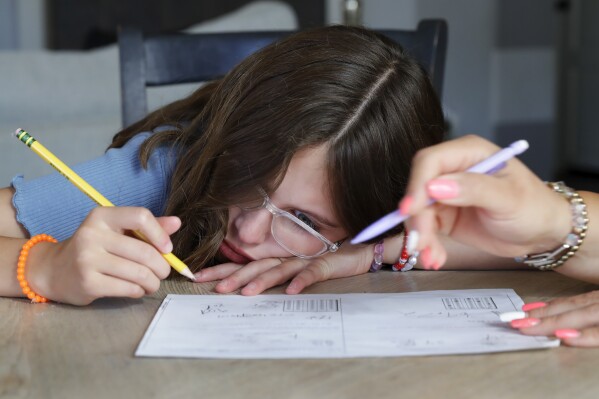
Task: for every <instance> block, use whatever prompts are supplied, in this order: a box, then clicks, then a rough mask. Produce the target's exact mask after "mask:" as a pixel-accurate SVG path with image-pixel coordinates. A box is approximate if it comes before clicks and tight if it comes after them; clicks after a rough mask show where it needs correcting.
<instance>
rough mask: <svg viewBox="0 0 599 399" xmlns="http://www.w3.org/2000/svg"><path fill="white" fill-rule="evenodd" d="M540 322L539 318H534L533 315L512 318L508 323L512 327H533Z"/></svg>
mask: <svg viewBox="0 0 599 399" xmlns="http://www.w3.org/2000/svg"><path fill="white" fill-rule="evenodd" d="M540 322H541V320H539V319H535V318H534V317H527V318H526V319H516V320H512V321H511V322H510V324H511V325H512V327H514V328H527V327H533V326H536V325H537V324H539V323H540Z"/></svg>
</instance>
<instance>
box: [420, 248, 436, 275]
mask: <svg viewBox="0 0 599 399" xmlns="http://www.w3.org/2000/svg"><path fill="white" fill-rule="evenodd" d="M420 259H421V260H422V266H424V268H425V269H427V270H428V269H430V268H432V267H433V260H432V259H431V249H430V247H426V248H424V249H423V250H422V252H420Z"/></svg>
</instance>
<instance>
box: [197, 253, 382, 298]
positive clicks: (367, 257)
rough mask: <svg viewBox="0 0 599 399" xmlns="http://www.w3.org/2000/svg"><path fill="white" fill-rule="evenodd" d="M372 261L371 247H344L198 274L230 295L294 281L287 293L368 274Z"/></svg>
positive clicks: (257, 291) (199, 278)
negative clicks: (331, 280)
mask: <svg viewBox="0 0 599 399" xmlns="http://www.w3.org/2000/svg"><path fill="white" fill-rule="evenodd" d="M371 261H372V246H359V245H354V246H352V245H342V246H341V248H339V250H338V251H337V252H335V253H328V254H325V255H322V256H319V257H317V258H314V259H301V258H268V259H261V260H257V261H254V262H250V263H248V264H247V265H239V264H235V263H224V264H221V265H217V266H212V267H207V268H205V269H203V270H201V271H200V272H198V273H196V274H195V277H196V281H197V282H208V281H216V280H221V281H220V282H219V283H218V284H217V285H216V286H215V290H216V291H217V292H220V293H228V292H232V291H235V290H237V289H240V288H241V294H242V295H258V294H260V293H261V292H263V291H264V290H267V289H269V288H271V287H274V286H277V285H280V284H283V283H285V282H287V281H289V280H292V281H291V283H290V284H289V286H288V287H287V288H286V291H285V292H286V293H287V294H298V293H299V292H301V291H302V290H303V289H304V288H305V287H307V286H309V285H312V284H314V283H316V282H319V281H324V280H328V279H332V278H340V277H348V276H354V275H357V274H361V273H366V272H367V271H368V269H369V268H370V262H371Z"/></svg>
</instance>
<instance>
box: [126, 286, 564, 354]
mask: <svg viewBox="0 0 599 399" xmlns="http://www.w3.org/2000/svg"><path fill="white" fill-rule="evenodd" d="M522 304H523V302H522V300H521V299H520V297H518V295H516V293H515V292H514V291H513V290H510V289H495V290H461V291H428V292H415V293H400V294H399V293H398V294H338V295H297V296H289V295H261V296H255V297H242V296H232V295H168V296H167V297H166V299H165V300H164V302H163V303H162V305H161V307H160V309H159V310H158V312H157V313H156V316H155V317H154V320H153V321H152V323H151V325H150V326H149V327H148V330H147V331H146V334H145V335H144V337H143V339H142V341H141V343H140V344H139V347H138V349H137V352H136V355H137V356H158V357H201V358H329V357H331V358H342V357H364V356H416V355H436V354H460V353H485V352H499V351H511V350H522V349H535V348H547V347H552V346H557V345H558V344H559V341H557V340H550V339H548V338H545V337H530V336H524V335H521V334H520V333H519V332H518V331H515V330H513V329H512V328H510V327H509V326H506V325H505V324H504V323H501V322H500V321H499V316H498V315H499V314H500V313H503V312H509V311H514V310H518V309H520V307H521V306H522Z"/></svg>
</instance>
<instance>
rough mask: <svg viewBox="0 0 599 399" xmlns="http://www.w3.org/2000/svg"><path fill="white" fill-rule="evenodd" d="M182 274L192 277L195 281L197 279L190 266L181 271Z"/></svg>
mask: <svg viewBox="0 0 599 399" xmlns="http://www.w3.org/2000/svg"><path fill="white" fill-rule="evenodd" d="M181 274H182V275H184V276H185V277H187V278H188V279H190V280H191V281H194V282H195V281H196V277H195V276H194V275H193V273H192V272H191V270H189V268H187V269H183V270H182V271H181Z"/></svg>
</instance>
